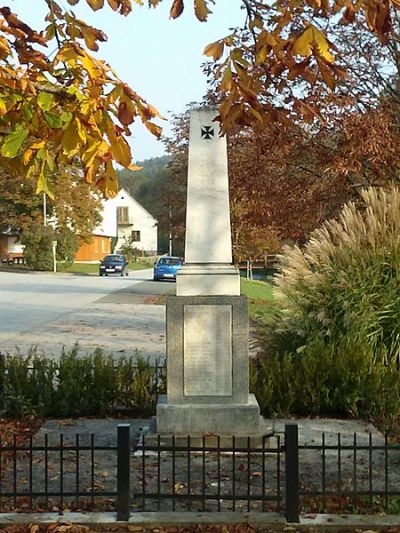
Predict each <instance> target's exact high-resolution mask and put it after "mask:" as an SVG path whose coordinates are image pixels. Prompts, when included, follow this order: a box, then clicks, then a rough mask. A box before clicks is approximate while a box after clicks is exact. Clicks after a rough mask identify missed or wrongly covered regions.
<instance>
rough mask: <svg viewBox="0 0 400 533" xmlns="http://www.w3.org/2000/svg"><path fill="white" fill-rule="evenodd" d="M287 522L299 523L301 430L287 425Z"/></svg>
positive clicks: (296, 426) (292, 425) (293, 425)
mask: <svg viewBox="0 0 400 533" xmlns="http://www.w3.org/2000/svg"><path fill="white" fill-rule="evenodd" d="M285 465H286V520H287V521H288V522H299V428H298V425H297V424H286V425H285Z"/></svg>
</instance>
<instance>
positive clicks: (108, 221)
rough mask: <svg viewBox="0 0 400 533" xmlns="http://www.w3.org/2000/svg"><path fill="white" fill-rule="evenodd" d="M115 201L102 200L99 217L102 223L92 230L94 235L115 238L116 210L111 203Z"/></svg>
mask: <svg viewBox="0 0 400 533" xmlns="http://www.w3.org/2000/svg"><path fill="white" fill-rule="evenodd" d="M114 200H115V198H113V199H112V200H102V205H103V209H102V212H101V215H102V217H103V220H102V222H100V224H99V225H98V226H97V227H96V228H95V229H94V230H93V234H94V235H101V236H103V237H116V236H117V210H116V208H115V205H114V204H113V203H112V202H113V201H114Z"/></svg>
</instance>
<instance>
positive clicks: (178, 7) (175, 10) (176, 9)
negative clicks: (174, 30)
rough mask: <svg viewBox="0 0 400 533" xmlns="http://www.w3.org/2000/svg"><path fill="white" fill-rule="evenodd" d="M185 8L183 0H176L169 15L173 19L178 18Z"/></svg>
mask: <svg viewBox="0 0 400 533" xmlns="http://www.w3.org/2000/svg"><path fill="white" fill-rule="evenodd" d="M183 9H184V4H183V0H174V2H173V4H172V7H171V11H170V12H169V16H170V17H171V18H173V19H176V18H178V17H180V16H181V15H182V12H183Z"/></svg>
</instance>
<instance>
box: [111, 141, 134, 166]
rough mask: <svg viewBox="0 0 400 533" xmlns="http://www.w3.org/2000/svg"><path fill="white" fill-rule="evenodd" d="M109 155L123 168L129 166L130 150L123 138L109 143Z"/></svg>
mask: <svg viewBox="0 0 400 533" xmlns="http://www.w3.org/2000/svg"><path fill="white" fill-rule="evenodd" d="M111 153H112V155H113V158H114V159H115V161H117V163H119V164H120V165H122V166H124V167H128V166H129V165H130V162H131V159H132V155H131V149H130V147H129V144H128V143H127V142H126V141H125V139H124V138H123V137H121V136H120V137H117V138H116V140H115V141H114V142H113V143H111Z"/></svg>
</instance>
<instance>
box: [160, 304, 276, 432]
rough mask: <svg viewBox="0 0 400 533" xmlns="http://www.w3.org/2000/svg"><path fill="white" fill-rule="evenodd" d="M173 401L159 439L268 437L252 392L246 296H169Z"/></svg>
mask: <svg viewBox="0 0 400 533" xmlns="http://www.w3.org/2000/svg"><path fill="white" fill-rule="evenodd" d="M167 361H168V370H167V379H168V396H167V399H165V398H163V399H161V400H160V402H159V403H158V405H157V425H156V428H155V431H156V432H157V433H158V434H161V435H163V434H171V433H173V434H175V435H199V434H200V435H202V434H205V433H207V434H220V435H222V434H223V435H235V436H236V435H237V436H240V435H242V436H250V435H260V434H263V433H265V432H266V426H265V424H264V423H263V421H262V418H261V416H260V409H259V406H258V403H257V401H256V399H255V397H254V396H253V395H250V394H249V393H248V391H249V358H248V305H247V297H246V296H169V297H168V299H167Z"/></svg>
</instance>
